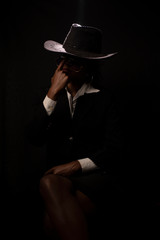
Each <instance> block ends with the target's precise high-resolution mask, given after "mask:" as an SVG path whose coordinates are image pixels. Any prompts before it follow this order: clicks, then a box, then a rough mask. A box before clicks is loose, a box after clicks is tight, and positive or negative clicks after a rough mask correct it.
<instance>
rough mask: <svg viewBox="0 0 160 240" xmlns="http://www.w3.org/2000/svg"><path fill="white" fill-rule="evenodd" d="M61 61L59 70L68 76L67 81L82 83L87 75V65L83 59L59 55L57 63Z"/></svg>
mask: <svg viewBox="0 0 160 240" xmlns="http://www.w3.org/2000/svg"><path fill="white" fill-rule="evenodd" d="M62 61H63V64H62V66H61V70H62V71H63V72H64V73H65V74H66V75H67V76H68V77H69V82H74V83H77V84H80V83H82V84H83V83H84V82H85V81H86V77H87V65H86V63H85V61H84V60H83V59H79V58H76V57H72V56H68V55H66V56H63V55H62V56H61V57H60V58H59V59H58V61H57V65H59V64H60V62H62Z"/></svg>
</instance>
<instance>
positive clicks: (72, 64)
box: [56, 55, 83, 72]
mask: <svg viewBox="0 0 160 240" xmlns="http://www.w3.org/2000/svg"><path fill="white" fill-rule="evenodd" d="M62 61H64V64H66V65H67V66H68V67H69V68H70V70H72V71H74V72H80V71H81V69H82V68H83V64H82V62H81V61H78V60H77V59H75V58H72V57H68V56H63V55H62V56H60V57H59V58H57V60H56V65H57V66H59V64H60V63H61V62H62Z"/></svg>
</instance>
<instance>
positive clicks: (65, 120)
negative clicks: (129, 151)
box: [27, 90, 124, 171]
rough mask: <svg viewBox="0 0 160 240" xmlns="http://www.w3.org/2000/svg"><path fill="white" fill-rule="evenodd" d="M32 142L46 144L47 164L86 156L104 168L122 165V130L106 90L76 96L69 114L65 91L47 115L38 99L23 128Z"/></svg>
mask: <svg viewBox="0 0 160 240" xmlns="http://www.w3.org/2000/svg"><path fill="white" fill-rule="evenodd" d="M27 135H28V138H29V139H30V141H31V142H32V143H33V144H35V145H43V144H46V146H47V159H48V160H47V161H48V167H53V166H54V165H58V164H62V163H66V162H69V161H73V160H77V159H81V158H90V159H91V160H92V161H93V162H95V164H97V165H98V166H99V167H101V168H103V169H105V170H108V171H120V168H123V147H124V139H123V131H122V128H121V121H120V119H119V114H118V111H117V108H116V106H115V104H114V101H113V99H112V97H111V95H110V94H109V93H108V91H106V90H101V91H100V92H98V93H90V94H85V95H83V96H81V97H79V98H78V100H77V104H76V108H75V112H74V116H73V118H71V115H70V110H69V103H68V99H67V94H66V91H65V90H64V92H63V93H62V95H61V96H60V97H59V100H58V102H57V105H56V108H55V110H54V112H53V113H52V114H51V116H48V115H47V113H46V110H45V108H44V106H43V104H42V103H41V104H40V105H39V106H37V109H36V111H35V114H34V118H33V120H32V121H31V123H30V124H29V126H28V128H27Z"/></svg>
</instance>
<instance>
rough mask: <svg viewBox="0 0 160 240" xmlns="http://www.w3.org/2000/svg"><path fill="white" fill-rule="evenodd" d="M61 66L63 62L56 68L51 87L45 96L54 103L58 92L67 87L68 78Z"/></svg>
mask: <svg viewBox="0 0 160 240" xmlns="http://www.w3.org/2000/svg"><path fill="white" fill-rule="evenodd" d="M63 64H64V61H62V62H61V63H60V64H59V66H58V67H57V69H56V71H55V73H54V75H53V77H52V78H51V87H50V89H49V91H48V93H47V96H48V97H49V98H50V99H52V100H54V101H56V100H57V98H58V96H59V94H60V92H61V91H62V89H64V88H65V87H66V86H67V83H68V76H67V74H66V73H65V72H63V69H62V68H63V67H62V66H63Z"/></svg>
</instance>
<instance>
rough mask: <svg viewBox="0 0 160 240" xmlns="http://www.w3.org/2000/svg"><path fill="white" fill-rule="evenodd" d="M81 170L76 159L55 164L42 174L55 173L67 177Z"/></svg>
mask: <svg viewBox="0 0 160 240" xmlns="http://www.w3.org/2000/svg"><path fill="white" fill-rule="evenodd" d="M81 171H82V168H81V165H80V163H79V162H78V161H72V162H70V163H66V164H62V165H58V166H55V167H53V168H51V169H49V170H48V171H47V172H45V174H44V175H48V174H56V175H61V176H64V177H69V176H71V175H75V174H78V173H80V172H81Z"/></svg>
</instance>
